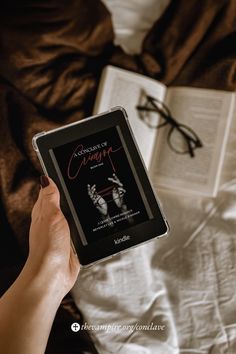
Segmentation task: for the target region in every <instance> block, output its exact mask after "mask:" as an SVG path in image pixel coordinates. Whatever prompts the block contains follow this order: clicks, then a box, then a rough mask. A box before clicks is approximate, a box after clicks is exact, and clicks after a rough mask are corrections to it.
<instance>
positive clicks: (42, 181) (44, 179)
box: [40, 175, 49, 188]
mask: <svg viewBox="0 0 236 354" xmlns="http://www.w3.org/2000/svg"><path fill="white" fill-rule="evenodd" d="M40 184H41V186H42V188H45V187H47V186H49V179H48V177H47V176H45V175H43V176H40Z"/></svg>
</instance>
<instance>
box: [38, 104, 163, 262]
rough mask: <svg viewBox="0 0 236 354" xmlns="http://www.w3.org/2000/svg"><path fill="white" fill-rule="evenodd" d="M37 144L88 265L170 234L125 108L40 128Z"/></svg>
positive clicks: (73, 234) (81, 253)
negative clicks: (64, 123) (46, 128)
mask: <svg viewBox="0 0 236 354" xmlns="http://www.w3.org/2000/svg"><path fill="white" fill-rule="evenodd" d="M33 147H34V149H35V151H36V153H37V155H38V158H39V160H40V163H41V166H42V168H43V171H44V173H45V174H46V175H48V176H50V177H51V178H52V179H53V180H54V181H55V183H56V184H57V186H58V188H59V191H60V195H61V208H62V211H63V213H64V215H65V217H66V218H67V220H68V223H69V226H70V231H71V238H72V241H73V246H74V248H75V250H76V252H77V254H78V257H79V260H80V263H81V265H82V266H88V265H92V264H94V263H95V262H97V261H100V260H103V259H106V258H108V257H111V256H114V255H116V254H117V253H120V252H122V251H124V250H127V249H129V248H132V247H135V246H137V245H140V244H142V243H144V242H147V241H149V240H151V239H154V238H159V237H161V236H164V235H167V234H168V231H169V226H168V222H167V220H166V217H165V215H164V213H163V211H162V210H161V207H160V204H159V202H158V199H157V197H156V195H155V191H154V189H153V187H152V185H151V182H150V180H149V178H148V174H147V171H146V168H145V166H144V162H143V160H142V157H141V155H140V152H139V149H138V147H137V144H136V142H135V139H134V136H133V134H132V130H131V128H130V125H129V121H128V117H127V114H126V111H125V110H124V108H122V107H115V108H112V109H111V110H109V111H107V112H105V113H102V114H99V115H96V116H93V117H89V118H86V119H84V120H81V121H77V122H74V123H71V124H68V125H64V126H62V127H59V128H57V129H53V130H50V131H47V132H40V133H38V134H36V135H35V136H34V137H33Z"/></svg>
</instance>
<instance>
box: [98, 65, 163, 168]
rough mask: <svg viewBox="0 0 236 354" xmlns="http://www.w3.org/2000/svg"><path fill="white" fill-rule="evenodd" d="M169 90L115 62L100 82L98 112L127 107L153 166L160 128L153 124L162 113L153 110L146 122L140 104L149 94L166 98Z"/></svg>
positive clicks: (137, 138)
mask: <svg viewBox="0 0 236 354" xmlns="http://www.w3.org/2000/svg"><path fill="white" fill-rule="evenodd" d="M165 92H166V87H165V86H164V85H163V84H161V83H159V82H157V81H155V80H153V79H150V78H148V77H145V76H143V75H140V74H136V73H132V72H130V71H127V70H123V69H119V68H115V67H112V66H108V67H106V68H105V71H104V72H103V74H102V79H101V83H100V85H99V90H98V94H97V98H96V103H95V108H94V113H95V114H97V113H101V112H104V111H106V110H108V109H110V108H112V107H115V106H122V107H124V108H125V110H126V112H127V114H128V119H129V123H130V125H131V128H132V131H133V133H134V137H135V139H136V141H137V144H138V147H139V149H140V152H141V155H142V157H143V160H144V162H145V164H146V167H147V168H149V166H150V162H151V157H152V153H153V149H154V144H155V140H156V129H153V128H150V127H149V125H151V126H155V125H156V124H157V122H158V119H159V117H158V115H157V114H156V113H149V115H148V122H147V121H146V122H144V121H142V119H141V118H140V114H139V112H138V111H137V109H136V106H137V105H138V104H139V105H140V104H141V105H143V104H144V103H145V95H146V94H148V95H151V96H153V97H158V98H159V99H160V100H164V97H165ZM147 123H148V124H147Z"/></svg>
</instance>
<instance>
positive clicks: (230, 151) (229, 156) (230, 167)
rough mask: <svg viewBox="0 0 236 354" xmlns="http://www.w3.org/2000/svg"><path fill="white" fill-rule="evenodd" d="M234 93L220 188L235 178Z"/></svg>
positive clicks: (235, 114)
mask: <svg viewBox="0 0 236 354" xmlns="http://www.w3.org/2000/svg"><path fill="white" fill-rule="evenodd" d="M235 151H236V93H235V104H234V111H233V117H232V123H231V126H230V132H229V138H228V142H227V145H226V152H225V159H224V163H223V169H222V175H221V179H220V187H222V186H223V185H224V184H225V183H228V182H230V181H231V180H232V179H233V178H236V158H235Z"/></svg>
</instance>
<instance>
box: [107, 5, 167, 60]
mask: <svg viewBox="0 0 236 354" xmlns="http://www.w3.org/2000/svg"><path fill="white" fill-rule="evenodd" d="M102 1H103V3H104V4H105V5H106V6H107V8H108V9H109V10H110V12H111V15H112V22H113V27H114V33H115V44H117V45H120V46H121V47H122V48H123V49H124V51H126V52H127V53H130V54H136V53H139V52H140V50H141V45H142V42H143V39H144V37H145V35H146V34H147V32H148V31H149V29H150V28H151V26H152V25H153V23H154V22H155V21H156V20H157V19H158V18H159V17H161V15H162V14H163V12H164V11H165V9H166V7H167V6H168V5H169V3H170V0H102Z"/></svg>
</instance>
